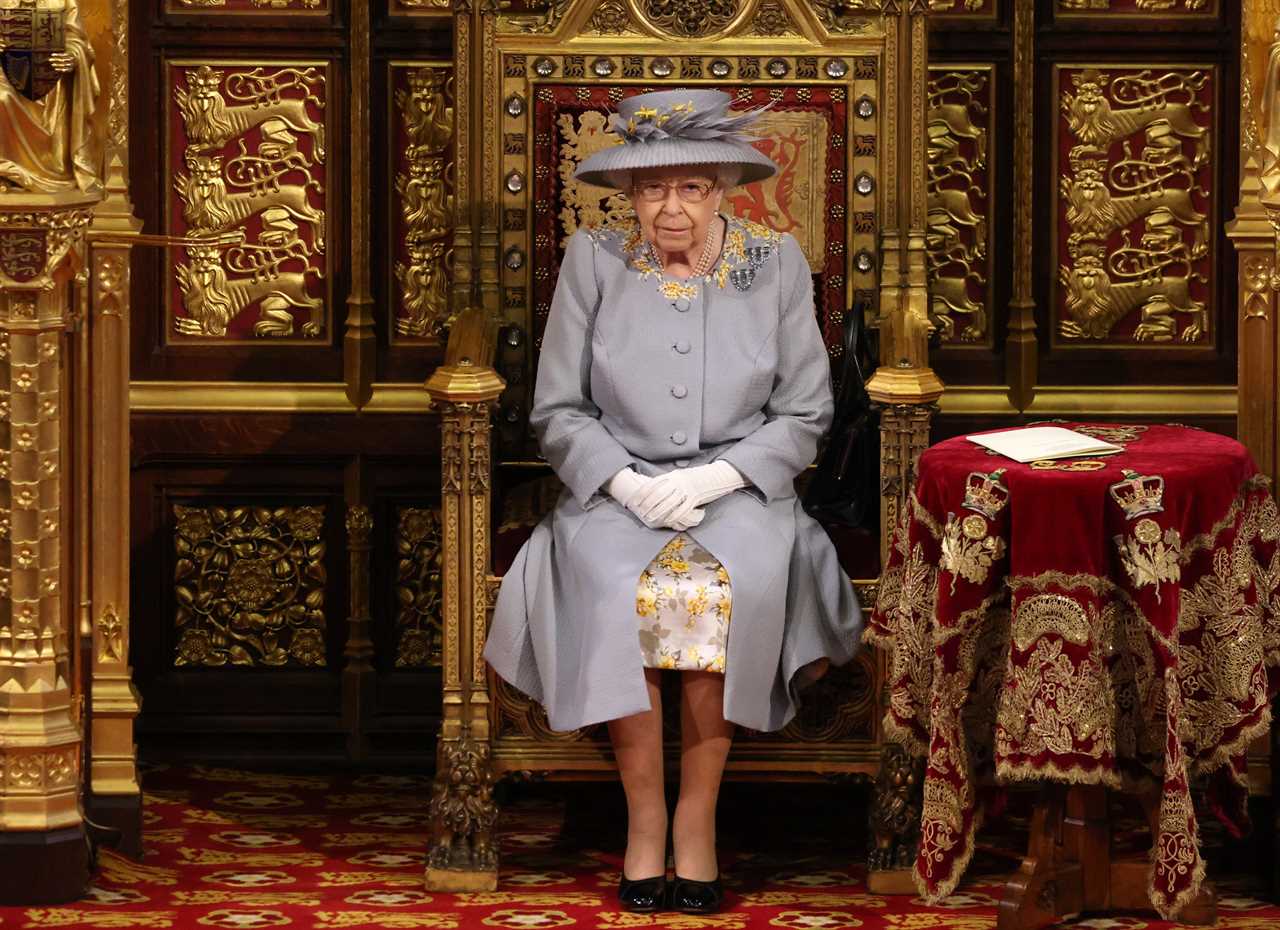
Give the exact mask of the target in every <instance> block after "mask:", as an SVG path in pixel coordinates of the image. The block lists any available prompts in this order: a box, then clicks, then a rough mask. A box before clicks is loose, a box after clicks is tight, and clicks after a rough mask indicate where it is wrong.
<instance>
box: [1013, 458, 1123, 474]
mask: <svg viewBox="0 0 1280 930" xmlns="http://www.w3.org/2000/svg"><path fill="white" fill-rule="evenodd" d="M1031 467H1032V468H1034V469H1035V470H1036V471H1097V470H1098V469H1100V468H1106V467H1107V463H1106V462H1099V461H1098V460H1097V459H1077V460H1076V461H1074V462H1060V461H1058V460H1057V459H1039V460H1037V461H1035V462H1032V463H1031Z"/></svg>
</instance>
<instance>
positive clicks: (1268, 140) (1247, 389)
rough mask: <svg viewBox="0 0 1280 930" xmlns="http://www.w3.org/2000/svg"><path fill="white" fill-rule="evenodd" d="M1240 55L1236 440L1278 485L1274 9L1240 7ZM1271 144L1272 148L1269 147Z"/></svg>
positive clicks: (1279, 54) (1279, 73)
mask: <svg viewBox="0 0 1280 930" xmlns="http://www.w3.org/2000/svg"><path fill="white" fill-rule="evenodd" d="M1242 15H1243V20H1242V23H1241V34H1242V37H1243V38H1242V43H1241V48H1240V202H1239V204H1238V205H1237V207H1236V215H1235V218H1234V219H1233V220H1232V221H1231V222H1230V223H1228V224H1227V235H1228V236H1229V237H1230V238H1231V241H1232V242H1233V243H1234V244H1235V247H1236V252H1237V254H1238V255H1239V260H1240V277H1239V288H1240V302H1239V306H1240V322H1239V324H1238V325H1239V341H1238V353H1239V383H1238V387H1237V397H1238V398H1239V410H1238V415H1237V417H1238V418H1237V432H1238V438H1239V439H1240V441H1241V442H1243V443H1244V444H1245V445H1246V446H1247V447H1248V448H1249V451H1250V452H1251V453H1253V457H1254V460H1255V461H1257V463H1258V467H1259V468H1260V469H1261V470H1262V472H1263V473H1264V474H1266V475H1270V476H1271V478H1272V480H1275V479H1276V478H1277V477H1280V471H1278V468H1280V445H1278V443H1280V436H1278V435H1277V429H1276V418H1277V416H1280V398H1278V397H1277V386H1276V377H1277V374H1278V373H1280V372H1278V370H1277V369H1278V365H1280V340H1278V339H1277V327H1276V290H1277V288H1280V276H1277V274H1276V257H1277V254H1280V233H1278V232H1277V231H1278V230H1280V126H1274V125H1271V123H1272V122H1274V116H1273V114H1275V113H1276V112H1277V107H1280V100H1277V99H1275V97H1276V95H1277V94H1280V30H1278V29H1277V27H1278V26H1280V23H1277V20H1276V13H1275V12H1274V5H1273V4H1271V3H1269V2H1265V0H1245V3H1244V7H1243V10H1242ZM1273 140H1274V141H1273Z"/></svg>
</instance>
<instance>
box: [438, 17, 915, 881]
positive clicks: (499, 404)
mask: <svg viewBox="0 0 1280 930" xmlns="http://www.w3.org/2000/svg"><path fill="white" fill-rule="evenodd" d="M677 6H679V5H677ZM899 6H900V5H898V4H882V3H880V2H878V0H877V2H874V3H873V2H870V0H846V2H844V3H835V2H828V0H819V2H816V3H801V2H798V0H797V2H789V0H788V2H781V0H742V2H739V3H730V4H724V5H723V7H724V9H725V10H730V11H732V15H731V16H728V17H726V18H723V19H722V20H717V19H716V18H715V13H716V10H719V9H720V7H715V8H714V9H712V10H711V11H710V12H707V11H704V13H705V14H706V15H703V14H699V15H698V16H697V17H693V18H688V17H686V18H684V19H681V18H680V17H679V16H675V17H672V16H671V15H668V14H669V12H670V11H669V10H667V5H663V4H654V3H646V2H642V0H633V2H630V3H629V4H623V3H621V2H618V0H604V2H603V3H599V4H597V3H596V2H595V0H580V2H572V0H571V2H557V3H555V4H554V5H553V6H552V7H549V8H547V9H545V10H544V11H543V13H542V14H539V15H536V16H535V15H534V14H531V13H528V12H521V11H518V10H514V9H513V10H507V11H503V12H499V13H492V14H484V13H481V12H478V11H477V12H473V13H472V14H469V16H459V17H457V19H456V21H455V24H456V26H457V28H459V29H460V30H463V31H464V32H465V33H466V34H467V35H476V36H478V35H483V36H485V39H486V44H485V48H484V53H483V55H482V56H481V57H482V58H483V61H481V62H480V65H479V67H478V68H477V69H476V70H475V71H474V73H473V72H470V71H468V70H467V68H466V67H465V66H464V64H463V63H462V62H459V65H458V68H457V71H456V73H457V75H458V83H457V86H456V87H455V89H454V100H455V107H456V110H457V120H458V126H459V138H460V141H463V142H464V145H465V146H466V149H465V150H464V151H460V152H459V153H458V158H457V175H458V185H457V187H458V189H457V195H458V223H457V227H456V231H455V236H454V275H453V288H454V294H453V296H454V305H455V306H457V307H467V308H469V309H467V310H466V311H464V312H463V313H462V314H460V315H459V316H458V317H457V318H456V319H455V322H454V325H453V327H452V329H451V332H450V339H449V346H448V351H447V353H446V359H445V364H444V365H443V366H441V367H440V368H439V369H437V371H436V372H435V373H434V374H433V375H432V377H431V378H430V379H429V380H428V382H427V390H428V392H429V393H430V394H431V396H432V399H433V401H434V402H435V404H436V406H437V409H438V410H439V412H440V415H441V423H442V427H443V438H442V476H443V479H442V480H443V486H442V524H443V527H444V532H443V554H442V574H443V590H444V603H443V604H442V610H441V614H442V621H443V627H444V644H443V645H444V650H443V651H444V661H443V714H442V717H443V722H442V726H441V739H440V742H439V748H438V769H437V782H436V794H435V801H434V803H433V815H434V822H433V828H432V841H431V848H430V850H429V854H428V874H427V883H428V886H429V887H432V888H435V889H437V890H478V889H482V888H492V887H494V886H495V884H496V874H497V873H496V857H495V855H494V853H493V846H492V844H491V842H490V837H491V830H492V827H493V822H494V819H495V817H496V810H495V809H494V807H493V805H492V802H491V801H489V800H488V799H489V798H490V797H491V789H492V782H493V781H494V780H496V779H498V778H502V777H504V776H518V777H529V776H537V777H550V778H555V777H566V776H574V777H583V776H584V774H586V775H587V776H588V777H589V776H590V774H591V773H595V775H596V776H597V777H602V778H607V777H610V773H611V771H612V768H613V762H612V757H611V751H610V748H609V744H608V739H607V734H606V733H605V730H604V727H603V726H597V727H590V728H586V729H583V730H578V731H574V732H570V733H562V732H555V731H552V730H551V729H550V728H549V727H548V725H547V721H546V717H545V715H544V713H543V711H542V708H541V707H540V706H539V705H537V704H536V703H535V702H533V701H531V700H529V699H528V698H526V697H525V696H524V695H522V694H520V693H519V692H517V691H515V690H514V689H512V688H510V687H509V686H508V685H506V684H505V683H504V682H502V681H501V680H498V679H496V678H495V677H494V676H492V675H491V674H489V673H488V670H487V669H486V667H485V665H484V662H483V659H482V656H481V654H482V650H483V642H484V634H485V630H486V629H487V623H488V617H489V613H490V611H491V608H492V603H493V600H494V597H495V596H496V592H497V588H498V585H499V583H500V581H501V577H502V574H503V572H504V571H505V570H506V568H507V567H508V565H509V564H510V562H511V559H512V558H513V556H514V555H515V553H516V552H517V551H518V549H519V547H520V545H521V544H522V543H523V542H524V540H525V539H526V538H527V537H528V535H529V533H530V532H531V530H532V528H533V526H534V525H535V524H536V523H537V522H538V520H539V519H540V518H541V517H542V516H543V515H544V514H545V513H546V512H547V511H548V510H549V509H550V508H551V507H552V506H553V505H554V503H555V500H556V498H557V496H558V494H559V490H560V488H559V485H558V482H557V480H556V479H555V476H554V475H553V474H552V473H551V471H550V469H549V468H548V466H547V465H546V464H545V463H544V462H542V461H541V460H540V458H539V456H538V452H537V446H536V443H535V442H534V441H533V439H532V437H531V435H530V433H529V428H528V423H527V416H528V412H529V408H530V405H531V403H532V394H533V385H534V376H535V373H536V368H537V361H538V349H539V347H540V344H541V338H542V331H543V328H544V326H545V324H546V320H547V315H548V313H549V312H550V305H551V296H552V293H553V291H554V288H555V284H556V277H557V271H558V267H559V262H560V257H561V255H562V253H563V249H564V247H565V245H566V243H567V241H568V239H569V237H570V236H571V235H572V233H573V232H574V231H575V230H576V229H577V228H579V227H580V226H595V225H599V224H607V223H610V222H613V221H616V220H619V219H621V218H622V217H624V216H626V215H627V214H629V212H630V208H629V205H628V204H627V203H626V201H625V199H624V198H623V197H622V196H620V195H617V194H614V193H612V192H610V191H608V190H604V189H601V188H594V187H590V186H588V185H584V184H582V183H581V182H578V181H576V180H575V179H574V178H573V171H574V168H575V167H576V165H577V164H578V163H579V162H581V161H582V160H583V159H584V158H586V157H587V156H589V155H590V154H592V153H593V152H595V151H597V150H599V149H600V148H601V147H602V146H605V145H609V144H613V138H612V136H610V135H608V134H607V133H606V132H605V128H606V125H607V115H608V113H609V112H610V111H612V110H614V109H615V108H616V106H617V103H618V101H620V100H622V99H623V98H625V97H626V96H629V95H632V94H635V93H640V92H643V91H645V90H651V89H658V88H661V87H664V86H685V85H699V84H701V85H707V84H714V85H715V86H717V87H720V88H723V89H725V90H727V91H729V92H730V93H731V94H733V95H734V98H735V104H734V105H735V106H737V107H743V108H748V107H758V106H762V105H764V104H770V105H771V107H770V109H769V111H768V113H767V114H766V115H765V117H764V118H763V120H762V123H761V126H762V129H763V131H762V132H761V137H760V139H759V140H758V142H757V143H756V144H757V145H758V146H759V147H760V148H761V150H762V151H764V152H765V153H766V154H767V155H769V156H770V157H771V158H773V159H774V160H775V161H776V162H777V163H778V164H779V165H780V166H781V169H782V170H781V171H780V173H779V174H778V175H777V176H776V177H775V178H773V179H770V180H769V181H766V182H763V183H757V184H753V185H748V186H745V187H742V188H738V189H736V190H734V191H732V192H730V193H729V194H728V195H727V196H726V198H725V209H726V210H727V211H728V212H732V213H734V214H735V215H738V216H740V217H743V218H745V219H750V220H754V221H756V222H760V223H764V224H766V225H768V226H771V227H772V228H774V229H777V230H779V231H784V232H789V233H791V234H793V235H794V236H795V237H796V238H797V240H798V241H799V242H800V244H801V246H802V248H803V250H804V253H805V255H806V257H807V259H808V261H809V265H810V269H811V271H812V273H813V275H814V285H815V287H814V292H815V307H814V312H815V314H816V315H817V318H818V321H819V324H820V327H821V329H822V332H823V334H824V339H825V341H826V343H827V346H828V350H829V355H830V360H831V363H832V367H833V373H834V375H835V376H836V377H837V378H838V377H839V375H840V372H841V370H842V367H843V366H842V362H843V358H842V356H843V353H844V351H845V350H844V344H843V334H844V322H845V315H846V313H848V312H850V309H849V308H851V307H857V308H858V310H857V311H856V312H860V313H864V315H865V318H866V320H867V322H869V323H871V324H873V325H875V326H877V327H878V328H879V330H880V336H881V341H882V357H892V358H893V360H894V362H895V371H896V372H897V373H898V375H899V376H902V375H909V374H910V373H911V372H913V371H916V370H917V369H914V368H912V366H911V364H903V363H904V362H907V363H911V362H914V363H915V364H917V365H919V366H924V365H925V361H924V359H923V352H924V347H925V337H924V333H925V331H926V329H927V321H926V317H925V306H926V300H925V287H924V266H925V259H924V237H923V233H922V229H923V225H924V222H925V197H924V160H925V151H924V147H923V143H920V144H918V145H913V144H911V143H910V141H909V140H908V128H909V127H908V125H907V124H908V123H912V122H914V121H912V120H908V119H907V114H908V113H909V112H916V113H918V114H919V115H920V119H921V121H922V120H923V113H924V107H925V96H924V93H925V92H924V86H925V73H924V45H923V43H924V40H925V32H924V10H923V8H921V9H915V7H912V10H911V11H910V12H908V11H907V10H906V9H900V8H899ZM901 6H903V7H905V6H906V5H905V4H904V5H901ZM712 40H719V41H712ZM472 81H475V82H476V83H478V84H479V85H480V87H479V88H478V89H477V90H475V91H473V90H472V87H471V86H470V84H471V82H472ZM468 95H470V99H471V100H473V101H476V103H474V104H470V103H467V102H466V98H467V96H468ZM473 106H474V107H475V109H472V107H473ZM467 123H469V124H470V129H471V131H470V133H469V135H468V136H467V137H466V138H465V140H464V139H463V136H462V133H463V128H462V127H463V125H464V124H467ZM920 137H921V138H922V137H923V136H922V134H920ZM468 157H469V158H470V159H471V162H470V163H468V161H467V159H468ZM468 191H470V194H469V195H468ZM468 196H469V197H470V202H468ZM930 376H931V373H930ZM904 385H906V386H907V389H904V390H902V396H901V397H900V398H899V397H897V396H896V395H895V393H894V391H895V390H899V389H901V388H903V386H904ZM912 385H914V386H915V387H918V380H917V381H912V380H911V379H910V378H909V377H908V378H905V380H900V381H899V382H896V385H894V386H891V387H890V389H889V390H888V392H887V393H884V392H882V393H881V394H880V396H879V397H878V399H879V400H880V401H881V402H882V426H881V434H882V438H883V448H882V467H881V486H882V495H883V497H882V502H881V503H882V506H881V508H880V511H881V513H880V516H881V519H880V524H881V527H882V528H883V527H885V526H891V525H892V522H893V520H894V519H895V517H896V513H897V510H898V501H899V498H900V496H901V495H902V494H903V493H905V491H904V489H905V488H908V487H909V485H910V482H909V477H910V476H909V472H910V467H911V462H912V461H913V460H914V457H915V456H916V455H918V452H919V451H920V449H922V448H923V446H924V444H925V442H926V440H927V432H928V421H929V411H930V410H931V409H932V407H931V406H930V401H931V400H932V398H931V397H928V396H926V393H922V392H921V391H919V390H916V389H914V388H912V387H911V386H912ZM874 394H875V392H873V396H874ZM934 396H935V397H936V394H935V395H934ZM801 480H803V478H802V479H801ZM831 532H832V535H833V539H834V540H835V542H836V544H837V549H838V551H839V553H840V557H841V562H842V565H843V566H844V568H845V571H846V573H847V574H849V576H850V583H852V584H854V585H855V586H856V588H857V591H858V594H859V597H860V599H861V600H862V603H863V605H864V608H865V609H866V610H868V611H869V610H870V608H871V606H872V603H873V601H874V594H875V590H876V578H877V575H878V573H879V563H880V555H881V551H882V549H883V540H882V539H881V536H882V535H883V532H880V533H877V532H875V531H865V530H863V531H857V530H853V531H850V530H849V529H847V528H841V527H833V528H832V530H831ZM881 679H882V675H881V673H880V659H879V658H878V656H877V655H876V654H875V653H874V652H873V651H871V650H864V651H863V652H862V653H861V654H860V655H859V656H858V658H857V659H856V660H855V661H854V662H852V663H850V664H849V665H848V666H846V667H844V668H841V669H836V670H833V671H832V672H831V673H830V674H828V675H827V676H826V677H825V678H824V679H822V680H821V681H820V682H819V683H818V684H816V685H814V686H813V687H812V688H810V689H809V690H808V691H807V692H806V695H807V697H806V700H805V703H804V706H803V707H802V709H801V711H800V713H799V715H798V716H797V717H796V719H795V720H794V721H793V722H792V723H791V724H790V725H789V726H788V727H787V728H786V729H784V730H782V731H780V732H778V733H751V732H748V733H744V734H742V735H741V736H740V738H739V739H737V740H736V742H735V746H734V749H733V753H732V755H731V757H730V761H729V764H728V777H730V778H752V779H785V780H788V781H794V780H797V779H805V778H815V779H821V778H854V779H863V780H866V781H871V780H872V779H873V778H874V776H875V775H876V773H877V771H878V770H879V768H880V753H881V739H880V717H881V712H880V710H881V708H880V694H881V691H882V688H881V684H880V682H881ZM671 706H675V705H674V704H672V705H671ZM477 798H480V799H481V801H480V802H477Z"/></svg>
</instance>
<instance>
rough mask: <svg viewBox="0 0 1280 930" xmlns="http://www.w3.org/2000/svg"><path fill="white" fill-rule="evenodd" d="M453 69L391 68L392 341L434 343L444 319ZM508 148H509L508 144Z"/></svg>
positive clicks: (450, 220)
mask: <svg viewBox="0 0 1280 930" xmlns="http://www.w3.org/2000/svg"><path fill="white" fill-rule="evenodd" d="M452 74H453V69H452V66H451V65H448V64H399V63H397V64H393V65H392V66H391V78H390V81H389V82H388V84H389V86H390V88H391V108H392V112H391V119H390V124H389V125H390V126H391V132H392V141H391V146H390V148H389V152H390V158H391V166H390V171H391V175H392V176H393V177H394V178H395V183H394V188H393V191H392V195H391V197H392V204H391V211H390V216H391V221H392V223H393V227H392V240H391V241H392V248H393V250H394V257H393V258H392V260H391V261H390V266H391V267H390V269H389V271H390V276H391V281H390V286H389V288H388V293H389V294H391V296H392V301H393V311H392V312H393V315H394V318H395V332H394V337H393V338H394V339H395V340H396V341H399V342H404V341H428V342H438V341H439V338H440V336H441V334H442V333H443V331H444V329H445V327H446V326H447V324H448V319H449V280H448V257H449V252H450V249H451V248H452V246H453V193H452V185H451V184H450V182H449V178H450V176H451V174H452V165H453V133H454V119H453V106H452V91H453V80H452ZM508 144H512V143H511V140H508Z"/></svg>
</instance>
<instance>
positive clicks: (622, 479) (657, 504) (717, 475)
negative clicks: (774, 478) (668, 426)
mask: <svg viewBox="0 0 1280 930" xmlns="http://www.w3.org/2000/svg"><path fill="white" fill-rule="evenodd" d="M746 485H747V481H746V479H745V478H743V477H742V474H741V473H740V472H739V471H738V470H737V469H736V468H734V467H733V466H732V465H730V464H729V463H728V462H710V463H708V464H706V465H695V466H694V467H693V468H677V469H674V470H672V471H669V472H667V473H666V474H664V475H658V476H657V477H654V478H650V477H646V476H645V475H641V474H639V473H637V472H636V471H634V470H632V469H631V468H624V469H622V470H621V471H619V472H618V473H617V474H616V475H614V476H613V477H612V478H610V479H609V481H608V483H607V484H606V485H605V491H606V492H607V493H608V494H609V496H610V497H612V498H613V499H614V500H616V501H617V502H618V503H619V504H621V505H622V506H623V507H625V508H627V510H629V511H631V512H632V513H633V514H635V516H636V518H637V519H639V520H640V522H641V523H643V524H644V525H645V526H648V527H650V528H652V529H656V528H658V527H668V528H670V529H673V530H681V531H683V530H687V529H689V528H690V527H693V526H697V525H698V524H699V523H701V522H702V517H703V514H704V511H703V509H702V508H704V507H705V506H706V505H707V504H709V503H711V502H712V501H715V500H718V499H720V498H721V497H723V496H724V495H726V494H728V493H730V492H732V491H736V490H737V489H738V488H742V487H746Z"/></svg>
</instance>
